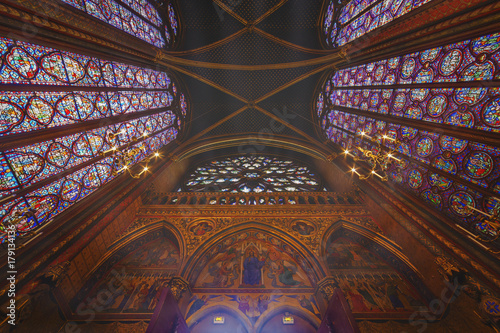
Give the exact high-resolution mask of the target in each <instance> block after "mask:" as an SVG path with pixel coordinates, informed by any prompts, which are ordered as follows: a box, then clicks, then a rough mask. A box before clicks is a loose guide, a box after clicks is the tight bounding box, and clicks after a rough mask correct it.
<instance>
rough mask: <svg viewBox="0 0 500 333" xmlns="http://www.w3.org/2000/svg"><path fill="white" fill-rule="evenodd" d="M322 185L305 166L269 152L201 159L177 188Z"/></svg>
mask: <svg viewBox="0 0 500 333" xmlns="http://www.w3.org/2000/svg"><path fill="white" fill-rule="evenodd" d="M324 189H325V187H324V186H323V185H322V183H321V180H320V179H319V177H318V176H317V175H316V174H314V173H313V172H312V171H311V169H310V168H309V167H308V166H306V165H303V164H301V163H298V162H296V161H294V160H290V159H282V158H278V157H271V156H239V157H227V158H223V159H218V160H214V161H211V162H208V163H205V164H203V165H201V166H199V167H197V168H196V169H195V170H194V171H193V172H192V173H191V174H190V175H189V177H187V179H186V180H185V181H184V182H183V184H182V185H181V186H180V187H179V191H195V192H231V193H249V192H253V193H260V192H297V191H301V192H302V191H312V192H315V191H322V190H324Z"/></svg>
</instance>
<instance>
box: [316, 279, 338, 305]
mask: <svg viewBox="0 0 500 333" xmlns="http://www.w3.org/2000/svg"><path fill="white" fill-rule="evenodd" d="M337 287H338V282H337V280H335V278H333V277H331V276H327V277H326V278H324V279H322V280H321V281H319V282H318V284H317V287H316V293H317V292H320V293H321V295H322V296H323V298H324V299H325V300H326V301H329V300H330V298H332V296H333V292H334V291H335V288H337Z"/></svg>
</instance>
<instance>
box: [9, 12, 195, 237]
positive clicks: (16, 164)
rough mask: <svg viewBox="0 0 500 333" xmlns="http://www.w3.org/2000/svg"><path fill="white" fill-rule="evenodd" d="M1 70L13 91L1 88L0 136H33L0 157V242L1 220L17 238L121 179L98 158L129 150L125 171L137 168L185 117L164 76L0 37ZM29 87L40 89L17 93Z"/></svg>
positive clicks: (184, 106)
mask: <svg viewBox="0 0 500 333" xmlns="http://www.w3.org/2000/svg"><path fill="white" fill-rule="evenodd" d="M144 10H147V8H145V9H144ZM0 63H2V64H3V66H2V67H1V68H0V82H1V83H11V84H16V85H17V86H18V87H20V88H21V89H19V91H17V90H15V88H13V89H14V90H13V91H7V90H5V89H4V90H3V91H0V111H1V112H0V136H3V137H4V138H9V136H11V135H13V134H15V135H25V136H26V137H27V138H28V137H29V138H31V137H32V140H30V141H31V143H30V144H28V145H24V146H21V147H18V146H16V145H15V144H14V146H13V147H11V148H9V147H7V148H5V149H4V150H3V151H1V152H0V179H1V181H0V200H2V204H1V205H0V223H1V224H0V241H2V242H3V241H4V239H5V229H4V228H5V226H7V225H9V224H10V223H14V224H16V225H17V230H18V232H19V233H20V234H22V233H24V232H26V231H29V230H31V229H33V228H36V227H37V226H39V225H41V224H43V223H45V222H47V221H48V220H50V219H52V218H53V217H54V216H56V215H57V214H59V213H60V212H62V211H63V210H65V209H66V208H67V207H69V206H71V205H72V204H74V203H75V202H77V201H78V200H80V199H82V198H84V197H86V196H87V195H88V194H90V193H92V192H94V191H95V190H97V189H98V188H99V186H101V185H103V184H105V183H107V182H109V181H110V180H112V179H114V178H115V177H116V176H117V175H119V174H120V173H121V172H123V170H121V172H120V169H119V168H118V166H117V165H116V164H115V163H116V160H114V159H113V158H111V157H109V154H108V155H107V156H106V155H103V152H105V151H109V150H110V149H112V148H113V147H116V148H117V149H119V150H123V151H126V150H130V149H134V155H133V160H131V164H134V163H138V162H140V161H142V160H144V158H146V157H148V156H150V155H152V154H153V153H155V152H156V151H158V150H159V149H160V148H161V147H163V146H164V145H166V144H168V143H169V142H171V141H173V140H175V138H176V137H177V135H178V133H179V131H181V130H182V128H183V125H184V118H185V117H186V115H187V113H188V103H187V101H186V98H185V96H184V93H182V92H181V91H180V89H179V87H178V86H177V84H176V83H175V82H174V79H173V78H172V76H171V75H170V74H167V73H165V72H160V71H154V70H151V69H147V68H139V67H136V66H131V65H126V64H122V63H117V62H113V61H106V60H103V59H97V58H92V57H88V56H84V55H79V54H74V53H69V52H65V51H60V50H56V49H52V48H49V47H44V46H39V45H33V44H28V43H24V42H19V41H14V40H11V39H7V38H0ZM28 85H36V86H39V87H45V89H40V91H37V90H36V89H34V90H32V89H30V91H29V92H26V91H23V90H24V89H23V87H25V86H28ZM61 86H66V87H68V86H69V87H74V90H68V89H67V88H65V89H64V90H60V88H59V87H61ZM9 87H12V86H9ZM81 87H86V89H85V91H80V90H79V89H81ZM108 88H115V89H113V90H110V89H108ZM121 89H125V90H121ZM119 115H121V116H124V117H125V118H123V119H125V120H119V118H116V116H119ZM110 117H114V118H110ZM95 120H99V121H98V122H96V121H95ZM80 124H81V126H82V127H81V128H85V130H83V131H79V130H78V128H79V127H77V126H80ZM68 125H72V126H73V127H74V128H75V130H73V131H72V130H71V129H68V127H65V128H66V129H67V130H65V133H68V131H69V132H72V133H68V134H66V135H64V136H58V137H57V136H56V137H53V138H51V139H44V140H42V139H38V138H39V137H38V136H37V134H38V131H41V130H43V129H47V128H53V129H56V130H57V129H59V128H60V127H61V126H68ZM110 134H111V135H110ZM18 193H20V194H19V195H18ZM28 210H31V211H32V212H34V213H33V214H26V212H27V211H28ZM21 213H24V217H23V218H20V217H19V215H20V214H21Z"/></svg>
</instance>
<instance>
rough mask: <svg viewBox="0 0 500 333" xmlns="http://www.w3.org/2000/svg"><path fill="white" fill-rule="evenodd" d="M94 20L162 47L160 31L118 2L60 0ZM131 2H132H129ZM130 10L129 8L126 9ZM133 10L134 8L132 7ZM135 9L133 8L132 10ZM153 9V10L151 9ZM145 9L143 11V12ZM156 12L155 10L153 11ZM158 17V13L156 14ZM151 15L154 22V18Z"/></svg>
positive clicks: (107, 0) (163, 42) (106, 0)
mask: <svg viewBox="0 0 500 333" xmlns="http://www.w3.org/2000/svg"><path fill="white" fill-rule="evenodd" d="M62 1H64V2H65V3H67V4H69V5H72V6H74V7H76V8H78V9H80V10H82V11H84V12H86V13H87V14H89V15H92V16H93V17H95V18H98V19H100V20H102V21H104V22H106V23H109V24H111V25H112V26H114V27H116V28H118V29H120V30H122V31H125V32H127V33H129V34H131V35H133V36H135V37H137V38H140V39H142V40H144V41H146V42H148V43H150V44H152V45H154V46H156V47H164V46H165V40H164V39H163V36H162V35H161V33H160V30H159V29H158V28H156V27H154V26H153V25H152V24H151V23H149V22H147V21H146V20H145V19H144V18H143V17H141V15H137V14H136V13H133V12H132V11H130V10H129V9H127V7H125V6H123V5H122V3H121V2H120V1H114V0H62ZM130 2H132V1H130ZM128 8H131V7H128ZM132 8H134V6H132ZM134 9H135V8H134ZM153 9H154V8H153ZM145 10H146V8H145V9H144V11H145ZM155 12H156V10H155ZM156 15H158V13H156ZM156 15H154V14H152V15H151V18H152V19H153V20H154V17H155V16H156Z"/></svg>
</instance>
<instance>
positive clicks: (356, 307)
mask: <svg viewBox="0 0 500 333" xmlns="http://www.w3.org/2000/svg"><path fill="white" fill-rule="evenodd" d="M347 296H348V297H347V299H348V300H350V301H351V306H352V311H353V312H369V311H370V309H369V308H368V307H367V306H366V304H365V300H364V298H363V296H361V295H360V294H358V293H357V292H355V291H354V283H353V282H351V281H350V282H349V289H348V290H347Z"/></svg>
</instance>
